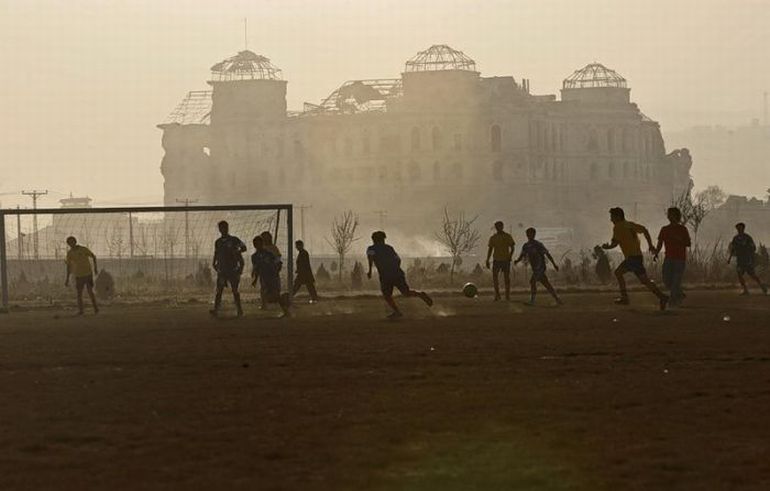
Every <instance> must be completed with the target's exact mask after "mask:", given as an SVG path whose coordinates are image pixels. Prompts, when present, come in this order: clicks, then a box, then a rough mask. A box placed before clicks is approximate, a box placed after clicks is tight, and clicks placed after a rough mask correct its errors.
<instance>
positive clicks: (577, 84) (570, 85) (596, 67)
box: [562, 63, 627, 89]
mask: <svg viewBox="0 0 770 491" xmlns="http://www.w3.org/2000/svg"><path fill="white" fill-rule="evenodd" d="M562 87H563V88H565V89H587V88H607V87H611V88H620V89H625V88H627V82H626V79H625V78H623V77H622V76H620V75H619V74H618V72H616V71H615V70H611V69H609V68H607V67H606V66H604V65H602V64H601V63H591V64H589V65H586V66H585V67H583V68H581V69H580V70H575V72H574V73H573V74H572V75H570V76H569V77H567V78H566V79H564V83H563V85H562Z"/></svg>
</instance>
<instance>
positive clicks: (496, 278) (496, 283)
mask: <svg viewBox="0 0 770 491" xmlns="http://www.w3.org/2000/svg"><path fill="white" fill-rule="evenodd" d="M492 286H493V287H494V289H495V301H497V300H500V266H499V264H498V263H497V261H493V262H492Z"/></svg>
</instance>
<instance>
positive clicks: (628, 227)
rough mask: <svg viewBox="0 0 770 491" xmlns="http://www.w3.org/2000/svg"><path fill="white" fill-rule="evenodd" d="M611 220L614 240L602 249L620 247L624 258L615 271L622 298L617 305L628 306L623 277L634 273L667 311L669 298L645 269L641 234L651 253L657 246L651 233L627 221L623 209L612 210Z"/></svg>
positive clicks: (617, 301) (662, 308) (617, 300)
mask: <svg viewBox="0 0 770 491" xmlns="http://www.w3.org/2000/svg"><path fill="white" fill-rule="evenodd" d="M610 220H611V221H612V223H613V227H612V240H611V241H610V242H609V243H607V244H604V245H602V249H614V248H615V247H617V246H620V250H621V251H622V252H623V256H624V260H623V262H622V263H620V265H619V266H618V267H617V268H616V269H615V277H616V278H617V279H618V287H619V288H620V298H618V299H616V300H615V303H617V304H621V305H628V303H629V300H628V291H627V290H626V280H625V279H624V278H623V275H625V274H626V273H634V274H635V275H636V277H637V278H639V281H641V282H642V284H643V285H645V286H646V287H647V288H649V290H650V291H651V292H652V293H654V294H655V296H656V297H658V301H659V302H660V310H666V305H667V304H668V296H666V295H664V294H663V292H661V291H660V289H659V288H658V287H657V285H655V282H653V281H652V280H651V279H650V278H649V277H648V276H647V270H645V268H644V257H643V256H642V246H641V244H640V242H639V234H642V235H644V238H645V239H646V240H647V244H648V246H649V248H650V251H653V252H654V251H655V246H654V245H653V243H652V237H650V232H648V231H647V229H646V228H645V227H644V226H642V225H639V224H638V223H634V222H629V221H627V220H626V214H625V212H624V211H623V209H622V208H612V209H610Z"/></svg>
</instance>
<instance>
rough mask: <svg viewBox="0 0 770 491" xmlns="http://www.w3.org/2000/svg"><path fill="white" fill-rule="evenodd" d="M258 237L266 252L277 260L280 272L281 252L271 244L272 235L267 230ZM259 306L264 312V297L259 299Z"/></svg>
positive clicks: (265, 302)
mask: <svg viewBox="0 0 770 491" xmlns="http://www.w3.org/2000/svg"><path fill="white" fill-rule="evenodd" d="M259 236H260V237H262V244H263V247H264V248H265V249H266V250H268V251H269V252H270V253H272V254H273V255H274V256H275V257H276V259H277V260H278V271H281V268H283V261H282V260H281V251H280V250H279V249H278V247H277V246H276V245H275V244H273V234H271V233H270V231H269V230H265V231H264V232H262V233H261V234H259ZM260 301H261V305H260V307H259V309H260V310H266V309H267V304H268V302H267V299H266V298H264V297H262V296H261V297H260Z"/></svg>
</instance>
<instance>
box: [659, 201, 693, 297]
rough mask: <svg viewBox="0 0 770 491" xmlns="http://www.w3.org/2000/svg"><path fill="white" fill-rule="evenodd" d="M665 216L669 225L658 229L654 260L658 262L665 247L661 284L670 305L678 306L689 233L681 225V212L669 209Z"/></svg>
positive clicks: (681, 293) (681, 292) (681, 295)
mask: <svg viewBox="0 0 770 491" xmlns="http://www.w3.org/2000/svg"><path fill="white" fill-rule="evenodd" d="M666 216H667V217H668V221H669V224H668V225H666V226H665V227H663V228H661V229H660V233H659V234H658V245H657V246H656V247H655V256H654V258H655V260H656V261H657V260H658V255H659V254H660V251H661V249H662V248H663V246H664V245H665V246H666V256H665V259H663V284H664V285H666V288H668V291H669V298H670V299H671V300H670V301H671V305H679V304H680V303H681V301H682V300H684V297H685V294H684V292H683V291H682V278H683V277H684V270H685V265H686V263H687V248H688V247H690V233H689V232H688V231H687V227H685V226H684V225H682V223H681V222H682V212H681V211H680V210H679V208H675V207H672V208H669V209H668V211H667V212H666Z"/></svg>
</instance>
